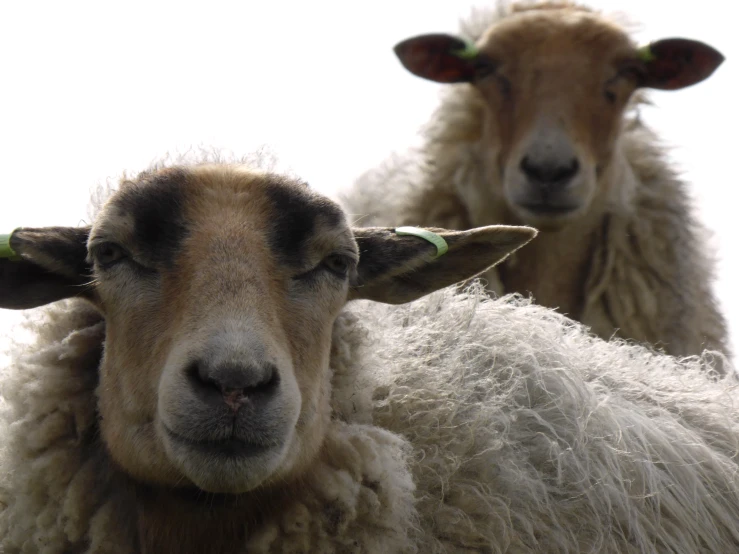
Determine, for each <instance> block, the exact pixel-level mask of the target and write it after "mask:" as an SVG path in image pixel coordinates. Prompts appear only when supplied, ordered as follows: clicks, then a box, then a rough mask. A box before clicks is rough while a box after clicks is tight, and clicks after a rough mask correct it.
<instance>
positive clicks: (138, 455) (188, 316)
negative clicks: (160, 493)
mask: <svg viewBox="0 0 739 554" xmlns="http://www.w3.org/2000/svg"><path fill="white" fill-rule="evenodd" d="M438 232H439V233H440V234H441V235H442V236H443V237H445V239H446V241H447V243H448V245H449V251H448V253H447V254H445V255H444V256H443V257H441V258H438V259H435V253H436V249H435V247H434V246H432V245H431V244H430V243H428V242H425V241H424V240H421V239H419V238H418V237H414V236H398V235H396V234H395V233H394V232H393V230H392V229H382V228H369V229H355V230H352V229H351V228H350V227H349V226H348V224H347V222H346V219H345V216H344V214H343V213H342V212H341V210H340V209H339V207H338V206H337V205H336V204H334V203H333V202H332V201H330V200H328V199H326V198H324V197H322V196H320V195H318V194H316V193H315V192H312V191H311V190H310V189H309V188H308V187H307V186H306V185H304V184H302V183H299V182H294V181H292V180H289V179H287V178H284V177H280V176H277V175H273V174H266V173H258V172H254V171H252V170H250V169H247V168H244V167H238V166H223V165H214V166H208V165H203V166H195V167H191V168H171V169H166V170H161V171H158V172H150V173H145V174H143V175H142V176H140V177H139V178H138V179H137V180H135V181H127V182H124V183H123V184H122V186H121V188H120V190H119V191H118V192H116V193H115V194H114V195H113V196H112V197H111V199H110V200H109V201H108V202H107V203H106V204H105V206H104V207H103V209H102V211H101V212H100V214H99V215H98V217H97V218H96V221H95V223H94V225H93V226H92V228H91V229H90V228H85V229H67V228H46V229H18V230H16V231H15V232H14V233H13V234H12V235H11V237H10V243H11V246H12V248H13V249H14V250H15V251H16V252H17V253H18V254H19V255H20V257H21V260H20V261H8V260H3V261H2V264H0V285H2V286H0V290H2V291H3V292H2V293H0V307H14V308H19V307H31V306H36V305H40V304H43V303H46V302H49V301H53V300H55V299H59V298H64V297H68V296H72V295H82V296H83V297H84V298H86V299H87V300H88V301H90V302H93V303H94V304H95V306H97V307H98V309H99V310H100V311H101V313H102V314H103V315H104V317H105V320H106V340H105V348H104V354H103V359H102V361H101V364H100V369H99V379H100V384H99V388H98V408H99V413H100V430H101V435H102V437H103V440H104V443H105V445H106V447H107V450H108V452H109V454H110V456H111V457H112V459H113V460H114V461H115V463H116V464H117V465H118V466H119V467H120V468H122V469H123V470H124V471H125V472H126V473H128V474H129V475H130V476H132V477H134V478H135V479H137V480H139V481H143V482H147V483H151V484H160V485H168V486H193V485H194V486H195V487H197V488H199V489H202V490H205V491H209V492H223V493H243V492H246V491H250V490H253V489H255V488H257V487H260V486H268V485H269V484H270V483H274V482H276V481H285V480H286V479H288V478H290V477H293V478H295V477H296V476H298V475H299V474H300V473H301V471H302V470H303V469H304V468H306V467H307V465H308V464H310V463H311V461H312V460H314V459H315V457H316V456H317V453H318V451H319V449H320V447H321V444H322V440H323V437H324V433H325V429H326V426H327V424H328V423H329V420H330V413H329V404H330V403H329V394H330V386H329V379H330V370H329V363H328V357H329V351H330V346H331V331H332V325H333V322H334V320H335V318H336V316H337V314H338V313H339V311H340V310H341V308H342V307H343V305H344V304H345V303H346V301H347V300H348V299H354V298H366V299H372V300H376V301H381V302H391V303H399V302H407V301H410V300H413V299H415V298H418V297H420V296H422V295H424V294H427V293H428V292H431V291H433V290H435V289H438V288H441V287H443V286H448V285H451V284H453V283H455V282H457V281H460V280H462V279H466V278H469V277H471V276H473V275H475V274H477V273H479V272H481V271H483V270H484V269H486V268H487V267H489V266H490V265H493V264H494V263H496V262H497V261H499V260H500V259H502V258H503V257H505V256H506V255H507V254H509V253H510V252H511V251H513V250H515V249H516V248H518V247H520V246H521V245H523V244H524V243H526V242H528V240H530V239H531V238H532V237H533V236H534V234H535V232H534V231H533V229H529V228H520V227H504V226H498V227H487V228H482V229H477V230H472V231H464V232H446V231H443V230H438ZM90 275H92V276H93V281H92V283H90Z"/></svg>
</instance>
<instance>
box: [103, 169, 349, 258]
mask: <svg viewBox="0 0 739 554" xmlns="http://www.w3.org/2000/svg"><path fill="white" fill-rule="evenodd" d="M100 235H109V236H113V237H117V238H118V239H120V240H121V241H123V242H124V243H126V246H128V247H129V248H131V249H132V250H133V251H134V252H136V253H137V254H138V255H140V256H141V257H142V258H143V259H146V260H149V261H150V262H151V263H153V264H155V265H158V266H159V265H161V266H164V267H172V266H173V265H174V264H175V262H176V260H177V259H178V257H179V256H180V254H181V253H182V247H183V244H184V243H185V241H187V245H188V248H190V247H192V246H195V245H198V244H200V245H205V244H207V243H208V240H209V239H212V238H214V237H218V238H219V246H220V247H221V248H224V247H225V248H227V249H228V250H229V251H234V252H237V251H241V252H247V251H258V250H260V248H259V247H258V245H257V242H258V243H266V245H267V248H266V250H268V251H269V252H270V254H271V255H272V257H273V258H274V259H276V260H277V261H279V262H281V263H283V264H287V265H290V266H300V265H302V264H304V263H305V259H304V258H305V256H307V255H308V254H309V253H310V250H311V249H315V248H316V246H317V247H318V248H319V249H320V246H321V244H322V243H325V242H329V241H333V242H336V241H341V242H343V243H344V244H345V245H346V248H348V249H352V248H356V246H355V245H354V241H353V237H352V235H351V232H350V230H349V228H348V226H347V225H346V220H345V217H344V214H343V212H342V211H341V209H340V208H339V207H338V205H336V204H335V203H334V202H332V201H331V200H329V199H327V198H325V197H323V196H321V195H319V194H317V193H315V192H313V191H311V190H310V188H309V187H308V186H307V185H306V184H304V183H302V182H299V181H296V180H292V179H289V178H287V177H284V176H280V175H275V174H271V173H266V172H260V171H255V170H253V169H250V168H248V167H245V166H228V165H203V166H194V167H189V168H186V167H176V168H168V169H164V170H160V171H157V172H153V173H145V174H142V175H141V176H139V178H138V179H136V180H135V181H129V182H125V183H123V185H122V186H121V189H120V190H119V192H118V193H116V195H114V197H113V198H112V199H111V201H110V202H109V203H108V205H107V206H106V207H105V209H104V210H103V211H102V213H101V217H100V218H99V221H98V222H96V225H95V227H94V229H93V233H92V237H93V238H94V237H97V236H100ZM200 238H202V239H203V240H199V239H200Z"/></svg>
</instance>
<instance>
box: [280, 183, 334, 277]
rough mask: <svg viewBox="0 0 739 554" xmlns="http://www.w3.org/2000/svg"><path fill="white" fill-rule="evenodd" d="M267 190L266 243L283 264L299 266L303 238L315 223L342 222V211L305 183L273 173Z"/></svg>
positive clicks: (301, 258)
mask: <svg viewBox="0 0 739 554" xmlns="http://www.w3.org/2000/svg"><path fill="white" fill-rule="evenodd" d="M266 193H267V197H268V198H269V200H270V202H271V204H272V206H271V208H272V211H273V213H274V218H273V220H272V222H271V225H270V236H269V244H270V247H271V248H272V252H273V253H274V254H275V256H276V257H277V258H278V259H280V260H282V261H283V262H284V263H287V264H290V265H293V266H302V265H303V263H304V261H303V250H304V248H305V243H306V240H307V239H309V238H310V237H311V236H312V235H313V234H314V233H315V232H316V230H317V228H318V226H319V225H320V224H322V225H325V226H327V227H338V226H339V225H340V224H341V223H342V222H343V221H344V214H343V212H342V211H341V209H340V208H339V207H338V206H337V205H335V204H334V203H333V202H331V201H329V200H328V199H326V198H324V197H322V196H319V195H317V194H315V193H313V192H312V191H311V190H310V189H309V188H308V186H307V185H305V184H298V183H290V182H287V181H286V180H285V179H284V178H282V177H278V176H272V177H271V178H270V181H269V182H268V184H267V186H266Z"/></svg>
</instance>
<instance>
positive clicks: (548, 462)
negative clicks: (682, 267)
mask: <svg viewBox="0 0 739 554" xmlns="http://www.w3.org/2000/svg"><path fill="white" fill-rule="evenodd" d="M39 313H40V314H41V317H39V318H38V319H37V320H36V321H32V322H29V326H30V328H31V329H32V330H33V331H34V332H35V333H36V335H37V339H36V343H35V344H34V345H32V346H31V348H30V350H29V349H28V347H26V346H23V347H22V348H21V347H19V348H18V350H17V351H16V352H14V356H13V362H12V364H11V365H10V366H9V367H8V368H7V369H6V371H5V372H4V373H3V379H2V383H1V384H0V387H1V388H0V392H1V393H2V394H1V397H2V398H3V406H2V423H1V424H0V433H2V435H3V436H2V437H1V439H2V440H0V445H2V454H1V457H0V466H1V467H0V476H1V477H0V479H2V481H1V482H0V510H1V511H0V547H1V549H2V551H3V552H5V553H6V554H11V553H16V552H39V553H42V552H43V553H61V552H91V553H92V552H96V553H97V552H116V553H125V552H131V553H135V552H138V550H137V545H136V544H132V543H131V536H132V535H131V534H129V533H127V527H126V517H127V511H126V510H127V507H126V496H125V491H126V487H125V484H122V483H121V482H120V479H121V478H120V476H119V475H117V474H116V471H115V468H113V467H112V466H111V465H110V462H109V460H108V458H107V456H106V454H105V452H104V450H103V447H102V445H101V444H100V442H99V441H98V440H97V436H96V413H95V401H96V400H95V389H96V385H97V378H96V368H97V365H96V364H97V362H98V359H99V356H100V352H101V349H102V346H103V338H104V322H103V321H102V320H101V317H100V316H99V315H98V314H97V313H96V312H95V311H94V309H92V308H91V307H89V306H88V305H87V304H86V303H84V302H82V301H76V300H73V301H64V302H60V303H57V304H55V305H52V306H50V307H47V308H44V309H42V310H40V311H39ZM709 363H710V359H709V356H708V355H706V356H705V357H704V358H689V359H685V360H682V361H679V360H676V359H674V358H671V357H668V356H664V355H658V354H654V353H652V352H650V351H648V350H647V349H646V348H643V347H640V346H633V345H627V344H624V343H620V342H612V343H607V342H604V341H602V340H600V339H597V338H594V337H592V336H589V335H588V334H587V333H586V332H585V331H584V329H583V327H582V326H581V325H580V324H577V323H574V322H572V321H571V320H568V319H566V318H565V317H563V316H560V315H558V314H557V313H555V312H553V311H551V310H549V309H546V308H543V307H540V306H536V305H533V304H531V303H530V302H529V301H526V300H523V299H521V298H520V297H517V296H507V297H504V298H501V299H495V300H494V299H490V298H488V297H487V295H486V294H485V292H484V291H483V289H482V288H481V287H479V286H477V287H472V288H471V289H469V290H468V291H467V292H465V293H464V294H455V293H454V291H453V290H451V289H447V290H444V291H441V292H439V293H434V294H432V295H430V296H428V297H426V298H424V299H421V300H418V301H416V302H413V303H411V304H408V305H405V306H401V307H397V306H385V305H379V304H373V303H370V302H365V301H356V302H354V303H351V304H350V305H349V306H348V307H347V308H346V309H345V310H344V312H343V313H342V314H341V315H340V316H339V319H338V320H337V322H336V324H335V326H334V341H333V348H332V363H331V367H332V368H333V370H334V373H333V376H332V382H333V387H334V392H333V410H334V419H333V421H334V424H333V430H332V431H331V432H330V433H329V438H328V439H327V442H326V445H325V448H324V449H323V453H322V455H321V458H320V460H319V461H318V462H317V463H316V467H315V468H314V471H312V472H311V473H310V476H309V477H308V478H306V479H305V480H304V482H303V486H302V488H301V489H300V490H298V491H295V494H294V495H293V498H292V502H291V503H290V504H289V505H287V506H283V507H282V509H281V510H280V511H279V514H276V515H275V516H274V517H273V518H272V519H269V520H267V521H265V522H262V525H260V526H259V528H253V527H249V529H248V531H249V541H250V542H249V543H248V544H244V545H243V547H242V548H241V550H238V549H236V550H235V552H239V551H243V552H368V553H375V552H382V553H386V552H439V553H441V552H553V553H555V552H613V553H615V552H676V553H688V552H690V553H695V552H716V553H718V552H730V551H734V550H736V549H737V548H738V547H739V477H738V475H739V472H737V468H738V466H737V460H736V455H737V452H739V439H738V437H739V411H737V409H736V407H735V405H734V404H735V402H734V398H735V395H736V385H735V384H734V383H733V382H729V380H727V379H724V380H719V381H715V380H711V379H710V378H709V377H708V376H707V375H706V374H705V371H704V370H705V366H706V365H707V364H709ZM245 526H249V522H245Z"/></svg>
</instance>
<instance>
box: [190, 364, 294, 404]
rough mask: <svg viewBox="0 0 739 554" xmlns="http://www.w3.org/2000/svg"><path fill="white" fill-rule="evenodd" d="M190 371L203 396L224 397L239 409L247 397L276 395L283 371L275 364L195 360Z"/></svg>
mask: <svg viewBox="0 0 739 554" xmlns="http://www.w3.org/2000/svg"><path fill="white" fill-rule="evenodd" d="M186 373H187V376H188V379H189V380H190V382H191V383H192V385H193V388H194V389H195V391H196V392H197V394H198V395H200V396H201V398H203V400H209V401H213V399H216V398H222V399H223V400H224V401H225V402H226V404H227V405H228V406H229V407H230V408H232V409H233V410H238V409H239V408H240V407H241V405H242V404H244V402H246V401H247V400H258V399H260V398H262V399H263V398H266V397H269V396H271V395H273V394H274V393H275V392H276V390H277V388H278V387H279V384H280V376H279V372H278V371H277V368H276V367H275V366H274V365H273V364H262V365H255V366H239V365H231V364H229V365H218V366H209V365H208V364H204V363H198V362H194V363H192V364H191V365H190V366H188V368H187V370H186Z"/></svg>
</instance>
